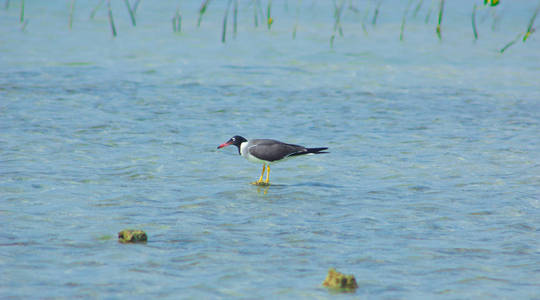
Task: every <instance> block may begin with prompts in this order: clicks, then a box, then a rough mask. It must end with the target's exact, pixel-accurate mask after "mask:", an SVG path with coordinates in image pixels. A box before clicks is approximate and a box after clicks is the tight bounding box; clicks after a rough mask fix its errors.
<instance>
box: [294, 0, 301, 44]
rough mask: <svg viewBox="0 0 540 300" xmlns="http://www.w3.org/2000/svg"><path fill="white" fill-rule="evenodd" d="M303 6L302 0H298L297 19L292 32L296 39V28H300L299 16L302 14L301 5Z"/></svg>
mask: <svg viewBox="0 0 540 300" xmlns="http://www.w3.org/2000/svg"><path fill="white" fill-rule="evenodd" d="M301 6H302V0H298V3H297V5H296V20H295V21H294V27H293V32H292V39H293V40H294V39H296V30H297V29H298V17H299V16H300V7H301Z"/></svg>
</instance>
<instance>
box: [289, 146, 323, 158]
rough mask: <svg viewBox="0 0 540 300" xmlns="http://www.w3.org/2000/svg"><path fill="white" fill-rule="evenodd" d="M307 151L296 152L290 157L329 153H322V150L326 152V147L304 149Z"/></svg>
mask: <svg viewBox="0 0 540 300" xmlns="http://www.w3.org/2000/svg"><path fill="white" fill-rule="evenodd" d="M306 150H307V151H305V152H297V153H294V154H291V155H290V156H296V155H304V154H324V153H330V152H323V151H324V150H328V147H321V148H306Z"/></svg>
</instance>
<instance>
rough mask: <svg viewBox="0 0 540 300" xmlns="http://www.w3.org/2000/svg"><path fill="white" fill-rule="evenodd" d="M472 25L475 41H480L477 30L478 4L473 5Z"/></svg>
mask: <svg viewBox="0 0 540 300" xmlns="http://www.w3.org/2000/svg"><path fill="white" fill-rule="evenodd" d="M471 23H472V29H473V34H474V40H475V41H476V40H478V31H477V30H476V3H475V4H474V5H473V9H472V15H471Z"/></svg>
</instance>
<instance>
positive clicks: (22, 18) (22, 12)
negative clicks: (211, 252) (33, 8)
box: [19, 0, 24, 23]
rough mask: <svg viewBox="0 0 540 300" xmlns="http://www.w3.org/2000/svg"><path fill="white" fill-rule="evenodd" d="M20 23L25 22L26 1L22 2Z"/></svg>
mask: <svg viewBox="0 0 540 300" xmlns="http://www.w3.org/2000/svg"><path fill="white" fill-rule="evenodd" d="M19 21H20V22H21V23H23V22H24V0H22V1H21V16H20V18H19Z"/></svg>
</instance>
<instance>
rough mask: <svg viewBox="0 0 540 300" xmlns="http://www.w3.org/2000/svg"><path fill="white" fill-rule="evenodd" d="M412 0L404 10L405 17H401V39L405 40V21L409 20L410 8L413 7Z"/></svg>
mask: <svg viewBox="0 0 540 300" xmlns="http://www.w3.org/2000/svg"><path fill="white" fill-rule="evenodd" d="M411 4H412V0H409V2H408V3H407V6H406V7H405V11H404V12H403V18H401V30H400V32H399V40H400V41H403V32H404V31H405V21H406V20H407V14H408V13H409V8H410V7H411Z"/></svg>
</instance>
